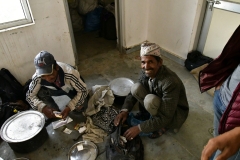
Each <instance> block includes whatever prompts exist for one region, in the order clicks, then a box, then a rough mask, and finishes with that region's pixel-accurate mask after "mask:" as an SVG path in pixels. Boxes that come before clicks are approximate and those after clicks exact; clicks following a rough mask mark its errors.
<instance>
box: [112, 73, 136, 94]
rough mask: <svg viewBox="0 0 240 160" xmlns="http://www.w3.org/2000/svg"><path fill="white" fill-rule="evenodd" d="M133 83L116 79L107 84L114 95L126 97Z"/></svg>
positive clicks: (128, 80) (129, 80)
mask: <svg viewBox="0 0 240 160" xmlns="http://www.w3.org/2000/svg"><path fill="white" fill-rule="evenodd" d="M133 84H134V82H133V81H132V80H131V79H129V78H123V77H122V78H116V79H114V80H112V81H111V82H110V83H109V86H110V89H111V90H112V91H113V94H114V95H117V96H127V95H128V94H129V93H130V91H131V87H132V85H133Z"/></svg>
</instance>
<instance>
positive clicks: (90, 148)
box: [68, 141, 98, 160]
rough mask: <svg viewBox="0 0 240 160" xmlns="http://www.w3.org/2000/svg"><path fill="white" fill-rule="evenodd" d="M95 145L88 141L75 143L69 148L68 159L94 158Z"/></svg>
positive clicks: (95, 153) (91, 159)
mask: <svg viewBox="0 0 240 160" xmlns="http://www.w3.org/2000/svg"><path fill="white" fill-rule="evenodd" d="M97 154H98V149H97V146H96V145H95V144H94V143H93V142H90V141H80V142H77V143H75V144H74V145H73V146H72V147H71V148H70V150H69V153H68V160H77V159H81V160H95V159H96V158H97Z"/></svg>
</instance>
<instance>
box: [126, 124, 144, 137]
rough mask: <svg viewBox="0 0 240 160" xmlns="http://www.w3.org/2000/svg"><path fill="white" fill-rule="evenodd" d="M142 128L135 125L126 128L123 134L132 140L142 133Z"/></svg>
mask: <svg viewBox="0 0 240 160" xmlns="http://www.w3.org/2000/svg"><path fill="white" fill-rule="evenodd" d="M140 132H141V131H140V129H139V128H138V126H133V127H131V128H129V129H128V130H126V132H125V133H124V134H123V136H124V137H126V139H127V140H132V139H133V138H134V137H136V136H137V135H138V134H139V133H140Z"/></svg>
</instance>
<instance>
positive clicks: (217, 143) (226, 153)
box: [201, 127, 240, 160]
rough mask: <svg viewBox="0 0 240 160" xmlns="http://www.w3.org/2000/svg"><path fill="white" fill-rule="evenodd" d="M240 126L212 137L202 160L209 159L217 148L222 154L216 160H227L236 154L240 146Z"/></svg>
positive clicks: (203, 152)
mask: <svg viewBox="0 0 240 160" xmlns="http://www.w3.org/2000/svg"><path fill="white" fill-rule="evenodd" d="M239 139H240V127H236V128H234V129H232V130H230V131H228V132H226V133H224V134H222V135H219V136H217V137H215V138H211V139H210V140H209V141H208V143H207V145H206V146H205V147H204V149H203V151H202V156H201V160H208V159H209V158H210V157H211V155H212V154H213V153H214V152H215V151H216V150H218V149H219V150H221V154H220V155H219V156H218V157H217V158H216V160H225V159H228V158H229V157H231V156H232V155H234V154H235V153H236V152H237V151H238V150H239V147H240V142H239Z"/></svg>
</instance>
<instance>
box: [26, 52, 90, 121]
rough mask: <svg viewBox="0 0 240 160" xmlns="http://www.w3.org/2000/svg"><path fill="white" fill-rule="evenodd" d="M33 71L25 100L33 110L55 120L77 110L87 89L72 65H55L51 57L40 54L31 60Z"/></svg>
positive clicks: (58, 63) (46, 54) (83, 100)
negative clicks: (56, 112)
mask: <svg viewBox="0 0 240 160" xmlns="http://www.w3.org/2000/svg"><path fill="white" fill-rule="evenodd" d="M34 65H35V68H36V72H35V73H34V75H33V76H32V82H31V83H30V85H29V90H28V92H27V97H26V100H27V101H28V103H29V104H30V105H31V106H32V108H33V109H35V110H38V111H39V112H42V113H44V114H45V115H46V117H47V118H56V115H55V114H54V111H59V112H61V113H60V117H62V118H66V117H67V116H68V114H69V112H70V111H72V110H75V109H77V110H80V109H82V108H83V105H84V102H85V101H86V97H87V95H88V92H87V86H86V84H85V83H84V82H83V80H82V79H81V78H80V74H79V72H78V71H77V70H76V69H75V68H73V67H72V66H70V65H68V64H66V63H62V62H56V60H55V58H54V56H53V55H52V54H51V53H49V52H47V51H41V52H39V53H38V54H37V55H36V57H35V58H34Z"/></svg>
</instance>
